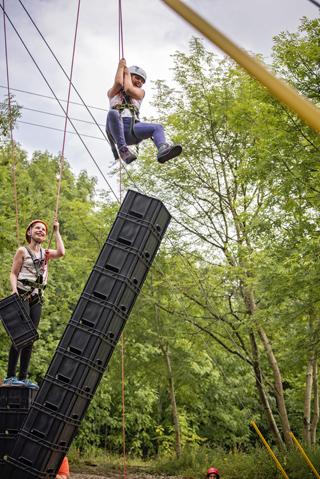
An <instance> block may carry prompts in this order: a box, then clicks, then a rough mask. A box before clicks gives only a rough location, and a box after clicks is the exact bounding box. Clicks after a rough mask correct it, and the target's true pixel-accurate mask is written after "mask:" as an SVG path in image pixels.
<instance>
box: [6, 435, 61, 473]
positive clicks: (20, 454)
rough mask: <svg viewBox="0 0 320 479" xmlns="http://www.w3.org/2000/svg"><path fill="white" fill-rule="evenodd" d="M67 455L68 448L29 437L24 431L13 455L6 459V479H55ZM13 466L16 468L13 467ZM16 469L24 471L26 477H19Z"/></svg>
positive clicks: (18, 439)
mask: <svg viewBox="0 0 320 479" xmlns="http://www.w3.org/2000/svg"><path fill="white" fill-rule="evenodd" d="M66 453H67V448H66V447H59V446H56V445H52V444H48V443H46V442H45V441H42V440H41V439H36V438H34V437H29V436H28V435H27V434H25V433H24V432H23V431H21V432H20V433H19V435H18V436H17V438H16V441H15V444H14V446H13V448H12V452H11V455H9V456H8V457H6V458H5V461H6V462H7V464H6V465H5V466H4V472H5V475H4V476H3V477H5V478H6V479H15V478H17V479H18V478H20V477H21V478H23V479H24V478H25V477H26V478H27V477H28V476H27V474H29V475H30V477H32V474H33V475H35V477H39V478H41V477H45V478H47V477H55V474H56V473H57V471H58V469H59V466H60V464H61V462H62V459H63V457H64V456H65V455H66ZM11 464H12V465H14V466H15V467H14V468H13V467H11ZM16 469H18V470H19V469H20V470H22V471H24V473H25V476H19V475H17V473H16V472H15V471H16Z"/></svg>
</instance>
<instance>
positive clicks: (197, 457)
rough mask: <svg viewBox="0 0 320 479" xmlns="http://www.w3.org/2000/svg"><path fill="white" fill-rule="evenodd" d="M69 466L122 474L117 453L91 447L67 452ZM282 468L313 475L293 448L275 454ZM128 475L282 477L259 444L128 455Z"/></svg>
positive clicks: (314, 454) (306, 477)
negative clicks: (214, 472)
mask: <svg viewBox="0 0 320 479" xmlns="http://www.w3.org/2000/svg"><path fill="white" fill-rule="evenodd" d="M307 454H308V455H309V457H310V459H311V461H312V462H313V464H314V466H315V467H316V469H317V470H318V471H319V470H320V451H319V450H317V449H316V450H313V451H311V450H310V451H307ZM69 458H70V462H71V468H72V470H73V471H74V472H87V473H91V474H104V475H110V476H112V475H117V476H121V475H122V471H123V458H122V456H118V455H111V454H105V452H104V451H101V450H98V449H94V448H92V449H91V450H90V451H87V452H86V454H85V455H84V456H80V455H79V453H78V452H77V451H76V450H71V451H70V454H69ZM278 459H279V461H280V462H281V464H282V466H283V468H284V470H285V471H286V473H287V474H288V476H289V477H290V479H301V478H303V479H312V478H313V477H314V476H313V474H312V472H311V471H310V469H309V468H308V466H307V465H306V464H305V462H304V460H303V459H302V458H301V456H300V455H299V454H298V453H297V451H296V450H294V449H292V450H291V451H290V452H288V453H287V455H286V456H281V455H280V454H279V455H278ZM126 465H127V471H128V474H134V475H139V474H140V475H141V476H143V475H144V474H152V475H161V476H164V475H165V476H180V477H184V478H191V479H204V478H205V475H206V470H207V468H208V467H209V466H214V467H217V468H218V469H219V471H220V474H221V479H281V478H282V477H283V476H282V474H281V473H280V472H279V471H278V470H277V468H276V466H275V464H274V462H273V461H272V459H271V457H270V456H269V454H268V453H267V452H266V450H265V449H262V448H260V447H258V448H256V449H253V450H251V451H250V452H242V451H233V452H226V451H224V450H223V449H215V450H211V449H207V448H204V447H190V448H185V449H184V450H183V452H182V454H181V457H180V458H179V459H177V458H175V457H173V456H165V457H159V458H154V459H150V460H142V459H141V458H134V457H130V456H129V457H127V460H126Z"/></svg>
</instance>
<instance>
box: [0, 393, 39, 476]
mask: <svg viewBox="0 0 320 479" xmlns="http://www.w3.org/2000/svg"><path fill="white" fill-rule="evenodd" d="M36 393H37V391H36V390H34V389H30V388H26V387H20V386H19V387H17V386H1V387H0V468H2V467H3V465H4V458H5V457H6V456H8V455H9V454H10V453H11V451H12V449H13V446H14V443H15V441H16V438H17V435H18V433H19V431H20V429H21V427H22V424H23V423H24V421H25V419H26V417H27V414H28V412H29V409H30V406H31V404H32V402H33V401H34V398H35V396H36ZM0 470H1V469H0ZM1 477H2V476H1Z"/></svg>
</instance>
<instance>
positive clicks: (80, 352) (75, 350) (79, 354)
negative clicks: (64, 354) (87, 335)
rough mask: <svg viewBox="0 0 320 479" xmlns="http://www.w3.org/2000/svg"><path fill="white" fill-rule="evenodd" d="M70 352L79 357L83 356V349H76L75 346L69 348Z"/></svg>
mask: <svg viewBox="0 0 320 479" xmlns="http://www.w3.org/2000/svg"><path fill="white" fill-rule="evenodd" d="M69 351H70V353H74V354H77V355H78V356H81V354H82V351H81V349H78V348H74V347H73V346H70V347H69Z"/></svg>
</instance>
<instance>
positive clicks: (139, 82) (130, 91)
mask: <svg viewBox="0 0 320 479" xmlns="http://www.w3.org/2000/svg"><path fill="white" fill-rule="evenodd" d="M146 79H147V75H146V72H145V71H144V70H143V69H142V68H140V67H138V66H135V65H134V66H131V67H129V68H128V67H127V65H126V60H125V59H124V58H121V60H120V61H119V65H118V68H117V72H116V75H115V79H114V84H113V86H112V87H111V88H110V90H109V91H108V98H109V102H110V110H109V112H108V116H107V124H106V132H107V134H108V137H109V139H110V140H111V146H112V149H113V152H114V154H115V156H116V153H117V152H116V150H115V149H114V147H113V146H114V144H116V145H117V148H118V152H119V155H120V157H121V159H122V160H123V161H124V162H125V163H126V164H129V163H131V162H132V161H134V160H136V159H137V156H136V154H135V153H134V151H133V150H132V149H130V145H137V144H138V143H140V142H141V141H142V140H146V139H147V138H152V140H153V142H154V144H155V145H156V147H157V149H158V153H157V160H158V161H159V163H165V162H166V161H168V160H170V159H172V158H175V157H176V156H179V155H180V153H181V152H182V147H181V145H170V144H169V143H167V141H166V138H165V133H164V129H163V126H162V125H160V124H158V123H145V122H141V121H140V120H139V110H140V106H141V103H142V100H143V98H144V95H145V92H144V90H143V88H142V86H143V85H144V83H145V81H146ZM116 158H118V156H116Z"/></svg>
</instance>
